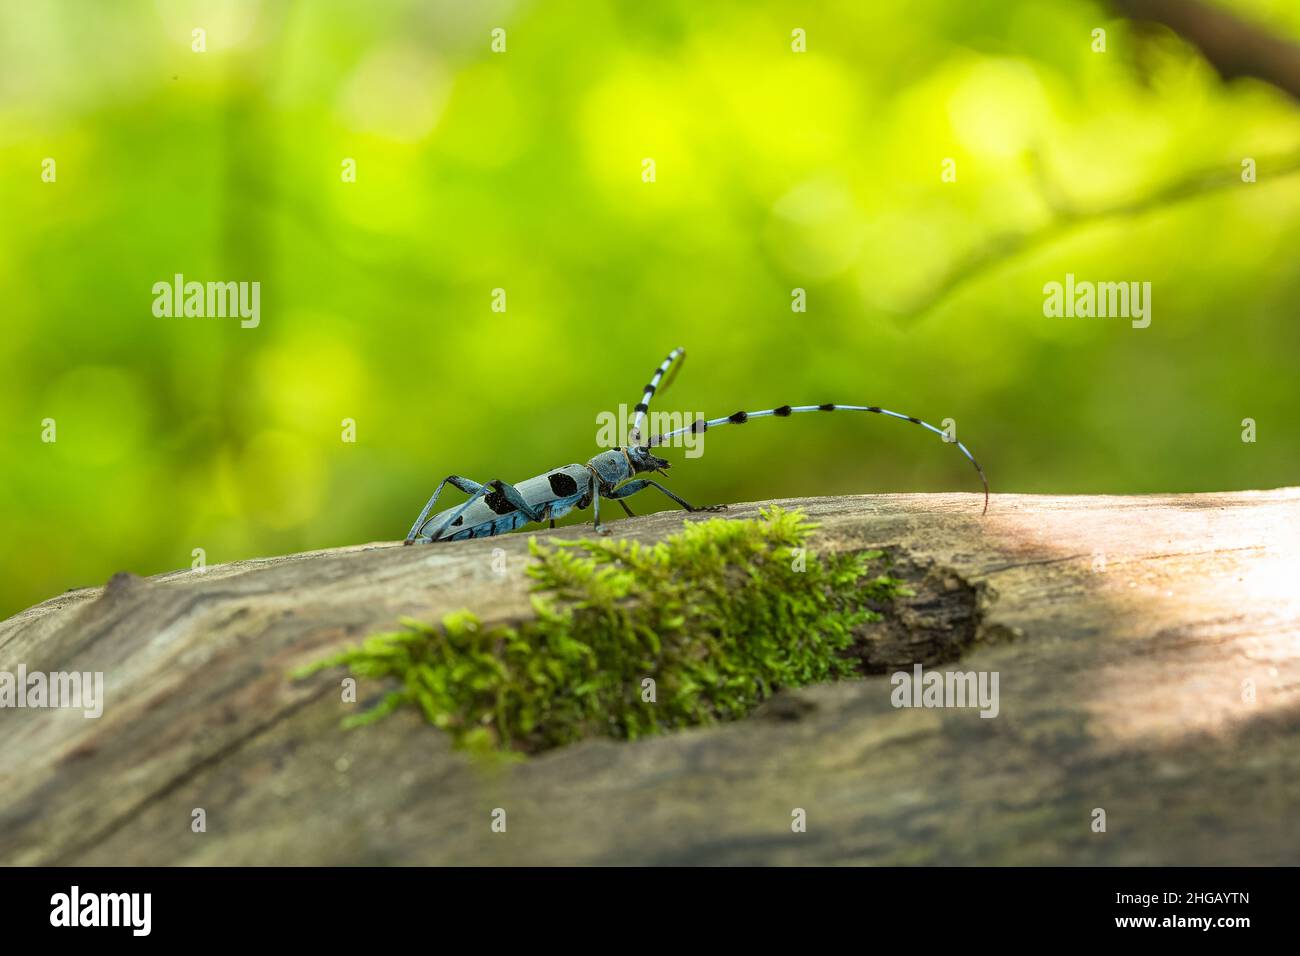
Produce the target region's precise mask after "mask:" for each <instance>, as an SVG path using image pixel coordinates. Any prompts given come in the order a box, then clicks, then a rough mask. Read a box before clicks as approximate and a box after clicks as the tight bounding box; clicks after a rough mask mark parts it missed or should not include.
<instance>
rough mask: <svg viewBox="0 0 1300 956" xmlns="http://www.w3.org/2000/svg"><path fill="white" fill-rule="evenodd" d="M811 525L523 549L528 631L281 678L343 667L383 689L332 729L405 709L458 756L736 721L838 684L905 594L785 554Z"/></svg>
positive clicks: (794, 522) (343, 658)
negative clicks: (385, 681)
mask: <svg viewBox="0 0 1300 956" xmlns="http://www.w3.org/2000/svg"><path fill="white" fill-rule="evenodd" d="M814 527H816V526H815V525H814V524H812V523H810V522H808V521H806V520H804V518H803V516H802V515H800V514H799V513H798V512H786V511H783V510H781V509H780V508H776V507H773V508H769V509H766V510H764V511H763V512H762V518H761V519H756V520H732V521H728V520H723V519H714V520H710V521H701V522H693V523H690V524H687V525H686V526H685V527H684V528H683V530H682V531H681V532H680V533H678V534H674V535H672V536H671V537H669V538H667V539H666V540H664V541H662V542H660V543H658V544H655V545H653V546H650V547H646V546H642V545H640V544H638V543H635V542H629V541H622V540H581V541H559V542H556V543H555V544H554V546H547V545H543V544H539V543H538V542H537V541H536V539H534V540H533V541H532V542H530V547H531V550H532V554H533V556H534V558H535V560H534V562H533V563H532V564H531V565H530V567H529V568H528V572H527V573H528V574H529V575H530V576H531V577H532V578H533V579H534V581H535V585H534V590H535V591H536V592H537V593H536V594H535V595H534V596H533V606H534V608H535V609H536V612H537V616H536V618H535V619H534V620H531V621H528V622H526V623H523V624H519V625H515V626H511V627H507V626H501V625H498V626H494V627H484V626H483V625H482V624H481V623H480V622H479V620H478V618H476V617H475V616H474V615H473V614H470V613H469V612H467V611H462V612H458V613H454V614H448V615H447V616H446V617H444V618H443V620H442V621H441V623H440V624H436V625H435V624H428V623H424V622H421V621H414V620H404V621H403V622H402V624H403V627H402V629H401V630H397V631H393V632H390V633H384V634H376V635H373V636H371V637H369V638H367V639H366V640H365V641H364V642H363V643H362V644H361V645H360V646H359V647H357V648H355V649H351V650H347V651H344V652H342V653H340V654H338V655H335V656H333V657H330V658H328V659H327V660H323V661H319V662H317V663H315V664H312V665H310V666H308V667H306V668H304V669H303V670H301V671H299V672H297V674H295V676H297V677H302V676H306V675H307V674H310V673H314V672H316V671H318V670H321V669H322V668H328V667H334V666H338V665H344V666H347V667H348V668H349V669H350V670H351V672H352V674H354V675H355V676H356V677H358V678H371V679H379V678H397V679H398V680H399V681H400V686H399V687H398V688H397V689H395V690H393V691H392V692H390V693H389V694H388V695H387V696H386V697H385V698H384V699H383V700H382V702H381V703H379V704H378V705H377V706H376V707H375V708H373V709H371V710H369V711H367V712H365V713H363V714H360V715H358V716H356V717H352V718H349V720H348V721H346V723H347V724H349V725H356V724H362V723H368V722H370V721H373V720H376V719H378V718H380V717H383V716H384V715H386V714H388V713H391V712H392V711H394V710H396V709H397V708H399V707H404V706H409V705H413V706H416V707H418V708H419V709H420V710H421V711H423V713H424V716H425V717H426V718H427V719H428V720H429V721H430V722H431V723H433V724H435V725H437V726H438V727H441V728H443V729H444V730H446V731H448V732H449V733H450V734H452V736H453V737H454V738H455V740H456V742H457V743H458V744H459V745H461V746H464V747H468V748H470V749H474V750H500V749H507V750H516V751H523V752H535V751H539V750H544V749H546V748H549V747H556V746H560V745H562V744H567V743H571V742H573V741H576V740H580V739H582V738H584V737H589V736H593V735H603V736H607V737H615V738H619V739H635V738H637V737H642V736H645V735H647V734H654V733H659V732H662V731H666V730H672V729H675V728H680V727H689V726H695V725H699V724H708V723H713V722H715V721H720V720H731V719H734V718H737V717H742V716H744V715H745V714H747V713H748V712H749V711H750V710H752V709H753V707H754V706H755V705H756V704H757V703H759V702H760V701H762V700H763V699H764V698H766V697H768V696H769V695H770V694H772V693H773V692H774V691H775V690H776V689H777V688H780V687H799V686H803V685H806V684H812V683H816V682H819V681H826V680H832V679H835V678H839V677H844V676H849V675H852V674H854V673H855V672H856V660H855V658H854V656H853V655H852V654H851V653H850V649H851V648H852V646H853V644H854V640H855V639H854V629H855V628H857V627H859V626H860V625H862V624H864V623H866V622H868V621H872V620H878V619H879V614H878V613H877V612H876V611H874V610H873V609H872V604H873V603H878V602H886V601H889V600H891V599H892V598H893V597H894V596H895V595H897V594H899V593H905V592H903V590H902V587H901V584H900V582H898V581H897V580H895V579H893V578H891V577H888V576H886V575H883V574H878V575H876V576H870V568H871V566H872V564H873V563H875V562H878V561H879V560H880V559H881V557H882V554H881V552H879V551H870V552H860V553H856V554H853V553H849V554H829V555H825V556H822V555H817V554H814V553H812V552H801V551H800V550H799V549H802V548H804V547H805V544H806V541H807V538H808V535H809V533H810V532H811V531H812V529H813V528H814ZM646 679H651V680H653V681H654V688H653V690H654V696H655V700H654V701H648V700H646V699H644V698H645V697H646V696H648V694H649V690H650V687H649V685H647V684H645V683H643V682H644V681H646Z"/></svg>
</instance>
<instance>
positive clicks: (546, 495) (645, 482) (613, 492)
mask: <svg viewBox="0 0 1300 956" xmlns="http://www.w3.org/2000/svg"><path fill="white" fill-rule="evenodd" d="M685 354H686V350H685V349H673V351H671V352H670V353H668V357H667V358H666V359H664V361H663V363H662V364H661V365H660V366H659V368H658V369H656V370H655V374H654V376H653V377H652V378H651V379H650V383H649V384H648V385H646V387H645V391H644V394H643V395H642V397H641V401H640V403H639V404H637V406H636V408H635V409H634V411H635V418H634V419H633V422H632V435H631V437H632V440H633V442H634V443H633V444H632V445H630V446H629V447H627V448H614V449H611V450H610V451H604V452H601V453H600V454H599V455H596V456H595V457H594V458H592V459H591V460H590V461H588V462H587V463H586V464H582V465H579V464H571V465H562V466H561V467H559V468H555V469H552V470H551V471H548V472H547V473H546V474H543V475H538V476H537V477H536V478H529V479H528V480H527V481H521V482H519V483H518V484H514V485H512V484H508V483H507V482H504V481H501V480H499V479H494V480H492V481H487V482H484V483H482V484H480V483H478V482H477V481H471V480H470V479H468V478H462V477H461V476H460V475H448V476H447V477H446V478H444V479H443V480H442V481H441V482H440V483H439V484H438V487H437V488H436V489H435V490H434V492H433V496H432V497H431V498H430V499H429V502H428V504H426V505H425V506H424V509H423V510H422V511H421V512H420V516H419V517H418V518H416V519H415V524H414V525H412V526H411V530H410V533H408V534H407V536H406V542H405V543H406V544H414V543H416V542H434V541H458V540H461V539H464V538H486V537H491V536H492V535H497V534H505V533H507V532H510V531H514V530H516V529H518V528H522V527H523V526H524V525H526V524H528V523H529V522H534V521H535V522H541V521H549V522H550V523H551V527H555V520H556V519H557V518H562V517H564V516H565V515H566V514H568V513H569V512H570V511H572V510H573V509H574V508H578V509H585V508H591V509H592V519H593V523H594V525H595V529H596V531H598V532H602V533H604V532H605V531H606V529H605V528H604V527H603V526H602V525H601V523H600V501H601V499H602V498H604V499H606V500H609V501H617V502H618V503H619V505H620V506H622V508H623V510H624V511H626V512H627V514H628V516H629V517H631V516H632V509H631V508H629V507H628V506H627V502H626V501H625V500H624V499H626V498H629V497H631V496H632V495H635V494H637V493H638V492H641V491H645V490H646V489H647V488H655V489H657V490H659V491H662V492H663V493H664V494H665V495H667V496H668V497H669V498H671V499H672V500H673V501H675V502H677V504H679V505H681V506H682V507H683V508H685V509H686V510H687V511H718V510H721V509H723V508H725V507H726V506H725V505H715V506H713V507H709V508H696V507H694V506H693V505H691V504H689V503H687V502H686V501H685V500H683V499H682V498H679V497H678V496H677V495H675V494H673V492H671V491H669V490H668V489H667V488H665V487H664V486H663V485H661V484H659V483H658V482H657V481H652V480H650V479H648V478H637V477H636V476H637V475H640V474H645V473H646V472H657V473H659V474H661V475H666V474H667V469H668V468H669V462H667V461H665V460H664V459H662V458H658V457H656V456H655V455H653V454H652V453H651V451H650V449H651V448H654V447H657V446H659V445H662V444H663V443H664V442H666V441H669V440H671V439H672V438H675V437H677V436H679V435H682V434H685V433H687V432H697V433H698V432H704V431H708V430H709V429H710V428H717V427H719V426H722V425H743V424H745V423H746V422H749V421H752V420H753V419H756V418H767V417H774V418H786V417H788V416H790V415H795V414H799V413H802V412H838V411H847V412H873V413H875V414H877V415H885V416H888V417H891V418H899V419H902V420H903V421H907V422H911V423H912V424H914V425H920V426H921V427H922V428H925V429H927V430H929V431H931V432H934V433H935V434H936V435H939V436H940V437H941V438H943V440H944V441H950V442H952V444H955V445H956V446H957V448H958V449H959V450H960V451H961V453H962V454H963V455H965V456H966V458H967V459H968V460H969V461H970V463H971V464H972V465H974V466H975V470H976V472H978V474H979V476H980V481H982V482H983V484H984V511H985V513H987V512H988V508H989V483H988V479H987V478H985V477H984V469H983V468H981V467H980V465H979V462H977V461H976V460H975V458H974V456H973V455H971V453H970V451H969V450H968V449H967V448H966V446H965V445H963V444H962V443H961V442H958V441H952V439H950V438H949V436H948V435H947V433H945V432H944V431H943V430H942V429H939V428H936V427H935V426H934V425H931V424H929V423H928V422H923V421H921V419H919V418H913V417H912V416H910V415H903V414H900V413H899V412H891V411H889V410H888V409H884V408H880V407H879V406H876V405H782V406H780V407H779V408H768V409H764V410H763V411H758V412H743V411H742V412H735V413H734V414H731V415H725V416H723V417H722V418H712V419H707V420H706V419H703V418H700V419H697V420H696V421H694V422H692V423H691V424H690V425H687V426H686V427H685V428H679V429H677V430H676V431H670V432H665V433H664V434H662V435H656V436H654V437H653V438H651V439H649V440H648V441H646V442H645V443H644V444H642V443H641V442H640V429H641V424H642V422H643V421H644V420H645V415H646V411H647V410H648V409H649V407H650V399H651V398H652V397H654V394H655V392H656V391H657V390H658V389H659V388H660V384H659V383H660V381H661V380H662V379H663V377H664V374H665V373H666V372H667V371H668V369H669V368H670V367H671V366H672V365H673V363H674V362H676V361H677V360H678V359H680V358H682V357H683V356H684V355H685ZM680 367H681V366H680V364H679V365H678V366H677V368H680ZM676 374H677V369H674V370H673V375H676ZM670 381H671V379H670ZM668 384H669V382H664V384H663V386H662V387H663V388H667V387H668ZM447 485H451V486H452V487H453V488H456V489H458V490H460V491H463V492H464V493H465V494H467V495H469V499H468V500H466V501H464V502H463V503H461V504H459V505H456V506H455V507H452V508H448V509H447V510H445V511H441V512H439V513H438V514H435V515H433V516H432V517H430V515H429V512H431V511H432V510H433V506H434V505H435V504H437V502H438V497H439V495H441V494H442V490H443V489H444V488H445V487H446V486H447Z"/></svg>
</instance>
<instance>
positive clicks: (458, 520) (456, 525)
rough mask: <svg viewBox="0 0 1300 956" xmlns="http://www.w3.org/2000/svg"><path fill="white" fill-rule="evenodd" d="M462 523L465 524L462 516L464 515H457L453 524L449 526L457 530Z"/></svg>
mask: <svg viewBox="0 0 1300 956" xmlns="http://www.w3.org/2000/svg"><path fill="white" fill-rule="evenodd" d="M464 523H465V516H464V515H457V516H456V520H455V521H453V522H452V523H451V526H452V527H453V528H459V527H460V526H461V525H463V524H464Z"/></svg>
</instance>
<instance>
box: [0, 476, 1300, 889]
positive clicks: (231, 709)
mask: <svg viewBox="0 0 1300 956" xmlns="http://www.w3.org/2000/svg"><path fill="white" fill-rule="evenodd" d="M781 504H782V505H784V506H786V507H798V508H800V509H802V510H803V511H804V512H805V513H806V514H807V515H808V516H809V517H811V518H813V519H814V520H817V521H819V522H821V523H822V527H821V528H820V529H819V530H818V532H817V533H816V536H815V538H814V542H813V546H814V547H815V548H817V549H824V550H840V549H849V548H868V547H880V548H884V549H886V550H887V551H888V552H889V553H890V554H891V556H892V557H893V558H894V559H895V561H896V562H897V563H896V567H897V568H898V569H899V570H900V571H901V573H903V575H904V576H905V577H907V578H908V580H909V581H911V582H912V583H913V587H914V588H915V590H916V591H917V594H916V596H915V597H914V598H911V599H908V600H907V601H906V602H903V603H902V604H901V605H899V606H898V607H896V608H895V609H894V610H892V611H891V612H890V615H889V618H888V620H887V621H886V622H885V623H884V624H882V625H881V626H880V627H879V628H878V629H877V630H876V631H875V632H873V634H872V636H871V638H870V640H871V641H873V642H874V645H873V647H874V648H875V650H874V652H873V656H872V658H871V659H872V660H873V661H874V668H873V669H875V670H878V671H881V672H882V673H879V674H878V675H876V676H869V677H867V678H865V679H862V680H854V681H845V682H840V683H837V684H828V685H821V686H816V687H811V688H805V689H803V690H798V691H786V692H782V693H780V694H778V695H777V696H776V697H774V698H772V699H771V700H770V701H768V702H767V703H765V704H764V705H762V706H761V707H760V708H759V710H758V712H756V713H755V714H754V715H753V716H751V717H750V718H748V719H745V720H741V721H737V722H734V723H730V724H726V725H719V726H712V727H707V728H699V729H696V730H692V731H688V732H684V733H678V734H673V735H668V736H663V737H657V738H652V739H648V740H643V741H639V742H636V743H620V742H614V741H609V740H591V741H586V742H583V743H580V744H576V745H574V746H570V747H566V748H563V749H559V750H555V751H551V752H548V753H546V754H544V755H541V756H538V757H533V758H530V759H527V760H523V761H520V762H517V763H511V764H484V763H482V762H476V761H475V760H474V759H472V758H470V757H469V756H467V755H466V754H464V753H461V752H458V751H455V750H453V749H452V748H451V747H450V745H449V742H448V740H447V738H446V737H445V736H444V735H443V734H442V733H441V732H440V731H438V730H436V729H434V728H433V727H431V726H429V725H428V724H426V723H424V722H423V721H422V720H421V719H420V718H419V717H418V716H417V715H416V714H415V713H413V712H411V713H398V714H395V715H394V716H392V717H390V718H387V719H385V720H383V721H380V722H379V723H377V724H374V725H371V726H367V727H364V728H361V729H358V730H351V731H344V730H342V729H340V727H339V721H340V719H341V718H342V717H344V716H346V715H348V714H350V713H355V711H356V708H357V707H361V706H365V704H366V701H367V699H368V698H369V699H370V700H373V699H375V698H376V697H377V696H378V695H379V694H380V693H382V691H383V689H384V688H383V686H382V685H379V684H370V685H368V684H367V682H364V681H363V682H362V683H361V687H360V694H361V702H360V703H358V704H346V703H344V702H343V701H342V700H341V694H340V680H341V678H342V677H343V676H344V675H343V674H342V673H341V672H322V673H319V674H316V675H314V676H313V677H311V678H309V679H307V680H305V681H299V682H295V681H291V680H289V679H288V678H287V676H286V675H287V673H288V672H289V671H290V670H292V669H293V668H295V667H297V666H300V665H302V664H305V663H308V662H310V661H314V660H316V659H318V658H320V657H322V656H325V655H328V654H329V653H331V652H333V651H336V650H339V649H341V648H342V647H344V646H346V645H348V644H350V643H353V642H355V641H357V640H359V639H361V638H362V637H363V636H365V635H366V634H367V633H370V632H372V631H376V630H382V629H388V628H391V627H392V626H393V625H394V624H395V623H396V622H397V620H398V619H399V618H400V617H402V616H412V617H416V618H421V619H426V620H436V619H438V618H439V617H440V616H441V615H442V614H443V613H445V612H447V611H451V610H456V609H459V608H462V607H467V608H469V609H471V610H474V611H476V612H477V613H478V614H479V615H480V616H481V617H482V618H483V619H484V620H486V621H508V620H516V619H520V618H522V617H524V616H526V615H528V614H530V607H529V602H528V590H527V586H528V579H527V578H526V577H525V576H524V575H523V573H522V570H523V568H524V566H525V564H526V562H527V539H528V535H527V534H516V535H510V536H506V537H501V538H492V539H486V540H479V541H469V542H462V543H456V544H451V545H434V546H416V547H409V548H404V547H400V546H397V545H394V544H388V543H383V544H372V545H366V546H361V547H353V548H343V549H338V550H333V551H322V552H314V553H310V554H300V555H292V556H288V557H283V558H272V559H266V560H259V561H243V562H237V563H233V564H228V565H222V566H214V567H210V568H208V569H207V571H206V572H202V573H200V572H194V571H182V572H175V573H171V574H164V575H159V576H157V577H154V578H150V579H142V578H139V577H135V576H133V575H131V574H126V573H122V574H118V575H116V576H114V577H113V578H112V579H111V580H110V581H109V582H108V583H107V585H106V586H104V587H102V588H86V589H82V590H78V591H74V592H70V593H68V594H65V595H62V596H60V597H57V598H54V599H52V600H50V601H47V602H45V603H44V604H41V605H39V606H37V607H34V608H31V609H29V610H28V611H25V612H23V613H22V614H19V615H17V616H16V617H14V618H11V619H10V620H8V621H5V622H3V623H2V624H0V671H10V672H14V671H16V670H17V667H18V665H19V664H24V665H25V666H26V668H27V670H28V671H29V672H31V671H42V672H50V671H70V670H76V671H90V672H94V671H102V672H104V673H105V674H106V693H105V696H106V703H105V708H104V713H103V716H102V717H100V718H99V719H86V718H84V717H83V716H82V715H81V713H80V712H77V711H70V710H32V709H24V710H16V709H6V710H0V863H4V864H69V863H75V864H324V863H329V864H344V863H355V864H412V863H462V864H463V863H513V864H559V863H719V864H746V863H779V864H790V863H796V864H797V863H869V864H917V863H927V864H969V863H991V864H1140V865H1156V864H1162V865H1169V864H1171V865H1181V864H1228V865H1235V864H1265V863H1269V864H1295V863H1296V862H1298V861H1300V818H1297V816H1296V813H1295V808H1296V806H1298V805H1300V591H1298V589H1297V581H1298V580H1300V573H1298V572H1300V560H1298V559H1300V489H1285V490H1279V491H1267V492H1242V493H1232V494H1199V495H1165V496H1144V497H1048V496H1030V495H1001V496H998V497H996V498H995V499H994V501H993V505H992V507H991V509H990V511H989V513H988V515H987V517H985V518H981V517H980V504H981V501H980V500H977V497H976V496H971V495H900V496H872V497H844V498H812V499H800V500H792V501H785V502H781ZM757 508H758V505H753V504H746V505H734V506H732V507H731V508H730V510H729V511H727V512H726V513H725V516H727V517H733V518H734V517H749V516H753V515H754V514H755V513H756V512H757ZM683 520H694V518H691V517H684V516H683V515H681V514H680V513H660V514H657V515H652V516H649V517H644V518H637V519H630V520H627V521H620V522H618V523H616V524H613V525H611V527H612V528H613V529H614V531H615V533H616V534H621V535H625V536H628V537H632V538H636V539H639V540H642V541H654V540H658V539H659V538H661V537H662V536H664V535H666V534H668V533H670V532H672V531H673V530H675V529H677V528H679V527H680V526H681V524H682V521H683ZM537 534H538V537H542V538H545V537H550V536H555V537H567V538H572V537H578V536H582V535H587V534H589V530H587V529H584V528H582V527H569V528H561V529H558V530H556V531H540V532H538V533H537ZM498 548H500V549H502V550H503V553H504V558H505V571H504V573H498V568H499V567H500V560H499V558H500V555H498V556H497V559H496V560H495V561H494V549H498ZM917 661H919V662H921V663H922V664H923V665H924V666H926V667H927V668H937V669H940V670H960V671H982V672H996V673H997V674H998V675H999V706H998V713H997V716H996V717H993V718H991V719H985V718H981V717H980V716H979V713H978V712H977V711H976V710H975V709H970V708H967V709H927V708H896V707H894V706H893V705H892V703H891V691H892V690H893V687H892V686H891V682H890V676H889V672H890V671H891V670H893V669H895V668H898V669H906V670H908V671H910V670H911V666H912V664H913V663H914V662H917ZM498 808H500V809H502V810H504V811H505V813H506V823H507V826H506V832H505V833H497V832H494V831H493V829H492V822H493V811H494V810H496V809H498ZM199 809H201V810H203V811H204V816H205V821H206V831H205V832H194V828H193V825H192V824H193V821H194V819H195V811H196V810H199ZM800 809H801V810H803V811H804V812H805V814H806V819H807V829H806V832H794V831H793V830H792V821H793V820H794V819H795V816H794V814H795V812H796V811H797V810H800ZM1098 811H1104V815H1105V816H1104V819H1105V830H1104V832H1102V831H1099V830H1098V828H1097V827H1098V821H1100V820H1101V819H1102V818H1101V816H1100V814H1099V813H1098Z"/></svg>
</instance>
